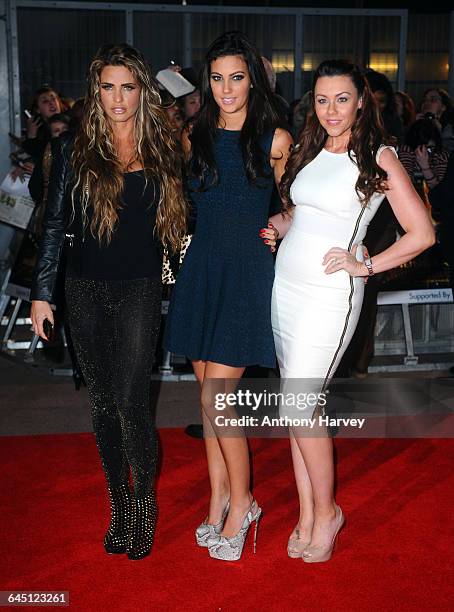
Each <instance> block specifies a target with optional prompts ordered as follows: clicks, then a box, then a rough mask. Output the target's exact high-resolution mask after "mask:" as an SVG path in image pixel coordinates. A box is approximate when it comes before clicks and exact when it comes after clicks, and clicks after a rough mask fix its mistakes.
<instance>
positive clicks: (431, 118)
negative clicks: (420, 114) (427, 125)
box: [424, 113, 435, 121]
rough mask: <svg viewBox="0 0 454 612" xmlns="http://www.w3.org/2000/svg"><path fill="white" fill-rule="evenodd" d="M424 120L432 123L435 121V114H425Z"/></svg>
mask: <svg viewBox="0 0 454 612" xmlns="http://www.w3.org/2000/svg"><path fill="white" fill-rule="evenodd" d="M424 119H430V120H431V121H433V120H434V119H435V115H434V114H433V113H425V114H424Z"/></svg>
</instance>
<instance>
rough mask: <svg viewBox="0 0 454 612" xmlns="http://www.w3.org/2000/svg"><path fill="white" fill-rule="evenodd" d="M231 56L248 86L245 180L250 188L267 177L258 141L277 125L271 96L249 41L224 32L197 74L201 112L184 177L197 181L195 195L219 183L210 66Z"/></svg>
mask: <svg viewBox="0 0 454 612" xmlns="http://www.w3.org/2000/svg"><path fill="white" fill-rule="evenodd" d="M231 55H239V56H240V57H242V58H243V59H244V61H245V62H246V65H247V69H248V72H249V78H250V80H251V85H252V87H251V89H250V90H249V98H248V103H247V114H246V119H245V122H244V124H243V126H242V129H241V135H240V146H241V149H242V153H243V160H244V166H245V170H246V176H247V178H248V180H249V182H250V183H252V184H253V183H256V182H257V180H258V179H260V178H265V177H268V174H269V168H268V172H267V168H266V166H265V159H266V158H265V155H264V151H263V148H262V146H261V144H260V140H261V137H262V136H263V135H264V134H265V133H267V132H269V131H271V130H273V129H275V128H276V127H278V126H279V125H280V119H279V114H278V111H277V109H276V105H275V102H274V98H273V92H272V91H271V86H270V83H269V81H268V77H267V75H266V71H265V67H264V65H263V62H262V58H261V56H260V54H259V52H258V51H257V49H256V48H255V47H254V45H253V44H252V43H251V41H250V40H249V39H248V38H247V37H246V36H245V35H244V34H243V33H241V32H237V31H231V32H226V33H225V34H222V35H221V36H219V37H218V38H217V39H216V40H215V41H214V42H213V43H212V44H211V45H210V47H209V49H208V51H207V53H206V55H205V58H204V61H203V66H202V69H201V73H200V96H201V108H200V111H199V114H198V116H197V119H196V120H195V122H194V126H193V129H192V133H191V135H190V136H189V138H190V141H191V155H190V159H189V172H188V176H189V177H192V178H197V179H198V181H199V188H198V190H199V191H203V190H205V189H208V188H209V187H211V186H213V185H215V184H216V183H217V182H218V179H219V174H218V169H217V167H216V161H215V158H214V141H215V138H216V129H217V128H218V126H219V115H220V109H219V106H218V105H217V104H216V101H215V99H214V97H213V93H212V91H211V85H210V80H211V79H210V77H211V63H212V62H213V61H215V60H216V59H218V58H220V57H227V56H231ZM208 177H209V180H208V181H207V178H208ZM207 183H208V184H207Z"/></svg>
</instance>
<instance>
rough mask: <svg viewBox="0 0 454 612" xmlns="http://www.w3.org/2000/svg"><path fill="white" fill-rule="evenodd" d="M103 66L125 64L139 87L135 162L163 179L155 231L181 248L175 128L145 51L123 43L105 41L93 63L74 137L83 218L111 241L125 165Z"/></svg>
mask: <svg viewBox="0 0 454 612" xmlns="http://www.w3.org/2000/svg"><path fill="white" fill-rule="evenodd" d="M105 66H125V67H126V68H128V69H129V70H130V71H131V72H132V74H133V75H134V76H135V78H136V79H137V82H138V84H139V86H140V101H139V107H138V109H137V112H136V115H135V120H134V143H135V161H139V162H140V164H141V165H142V167H143V168H144V171H145V177H146V179H147V180H149V179H154V180H156V181H157V183H158V184H159V195H160V199H159V204H158V209H157V215H156V228H155V229H156V233H157V235H158V237H159V239H160V240H161V242H162V243H163V244H164V245H165V246H168V247H169V248H170V249H171V250H176V249H177V248H178V247H179V244H180V239H181V238H182V236H183V234H184V231H185V227H186V216H187V204H186V201H185V199H184V196H183V190H182V169H183V164H184V162H183V156H182V153H181V149H180V147H179V145H178V143H177V142H176V140H175V138H174V135H173V133H172V128H171V125H170V123H169V121H168V119H167V115H166V112H165V109H164V108H163V106H162V104H161V98H160V94H159V90H158V87H157V83H156V82H155V81H154V79H153V77H152V76H151V73H150V68H149V66H148V64H147V62H146V60H145V58H144V57H143V55H142V54H141V53H140V52H139V51H138V50H137V49H135V48H134V47H131V46H130V45H127V44H125V43H122V44H118V45H105V46H103V47H101V49H100V50H99V51H98V53H97V54H96V56H95V58H94V60H93V61H92V63H91V66H90V70H89V76H88V92H87V96H86V97H85V105H84V111H83V118H82V121H81V123H80V129H79V131H78V134H77V136H76V139H75V143H74V152H73V156H72V165H73V167H74V173H75V185H74V188H73V191H72V193H73V213H74V195H75V193H76V192H77V193H80V194H81V205H82V219H83V223H84V227H85V226H86V225H87V224H88V215H87V210H88V207H92V208H93V215H92V220H91V224H90V230H91V232H92V233H93V235H95V234H96V235H97V237H98V239H99V240H100V241H102V240H105V241H107V242H109V241H110V239H111V237H112V233H113V231H114V229H115V225H116V223H117V221H118V210H119V208H120V206H121V195H122V191H123V189H124V176H123V171H124V169H123V166H122V164H121V162H120V160H119V158H118V156H117V152H116V150H115V146H114V135H113V132H112V128H111V127H110V123H109V121H108V120H107V117H106V115H105V113H104V110H103V108H102V105H101V99H100V77H101V72H102V70H103V68H104V67H105Z"/></svg>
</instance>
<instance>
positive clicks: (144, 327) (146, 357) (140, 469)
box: [65, 277, 162, 497]
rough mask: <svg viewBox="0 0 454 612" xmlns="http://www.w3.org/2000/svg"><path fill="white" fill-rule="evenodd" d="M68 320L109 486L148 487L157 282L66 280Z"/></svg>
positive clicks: (153, 438)
mask: <svg viewBox="0 0 454 612" xmlns="http://www.w3.org/2000/svg"><path fill="white" fill-rule="evenodd" d="M65 292H66V303H67V313H68V321H69V326H70V329H71V334H72V338H73V342H74V348H75V351H76V354H77V358H78V361H79V364H80V367H81V370H82V373H83V375H84V378H85V381H86V383H87V389H88V394H89V397H90V403H91V410H92V419H93V429H94V432H95V436H96V443H97V446H98V450H99V454H100V456H101V462H102V465H103V468H104V471H105V474H106V478H107V483H108V485H109V487H117V486H120V485H122V484H125V483H127V482H128V479H129V471H130V470H131V473H132V480H133V484H134V492H135V495H136V497H144V496H145V495H147V494H148V493H149V492H150V491H151V490H152V488H153V485H154V478H155V474H156V465H157V458H158V439H157V432H156V429H155V426H154V421H153V418H152V413H151V407H150V378H151V371H152V366H153V357H154V353H155V349H156V341H157V337H158V332H159V326H160V320H161V293H162V285H161V279H160V278H157V279H152V278H150V279H148V278H145V279H134V280H123V281H117V280H108V281H104V280H88V279H78V278H70V277H68V278H66V282H65Z"/></svg>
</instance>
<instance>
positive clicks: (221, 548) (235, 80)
mask: <svg viewBox="0 0 454 612" xmlns="http://www.w3.org/2000/svg"><path fill="white" fill-rule="evenodd" d="M201 77H202V78H201V95H202V108H201V111H200V115H199V118H198V119H197V120H196V122H195V123H194V126H193V130H192V133H191V134H190V135H186V136H185V137H184V138H183V144H184V146H185V149H186V153H187V158H188V189H189V193H190V196H191V199H192V203H193V205H194V208H195V209H196V214H197V223H196V231H195V234H194V237H193V239H192V242H191V245H190V247H189V249H188V252H187V254H186V257H185V260H184V263H183V266H182V268H181V271H180V273H179V276H178V279H177V282H176V285H175V288H174V290H173V295H172V300H171V304H170V309H169V315H168V321H167V329H166V336H165V346H166V348H168V349H169V350H170V351H172V352H174V353H178V354H182V355H186V356H187V357H188V358H189V359H191V361H192V364H193V367H194V372H195V375H196V377H197V380H198V382H199V383H200V386H201V403H202V414H203V426H204V438H205V445H206V452H207V459H208V472H209V478H210V484H211V500H210V507H209V511H208V516H207V518H206V519H205V521H204V522H203V523H202V524H201V525H200V526H199V527H198V528H197V530H196V540H197V543H198V544H199V545H200V546H205V547H208V549H209V553H210V555H211V556H212V557H214V558H218V559H225V560H234V559H239V558H240V556H241V553H242V549H243V544H244V540H245V537H246V534H247V531H248V528H249V526H250V524H251V523H252V522H253V521H256V528H257V521H258V519H259V517H260V514H261V510H260V508H259V507H258V505H257V503H256V501H255V500H254V499H253V497H252V494H251V492H250V473H249V472H250V469H249V455H248V447H247V441H246V439H245V437H244V435H242V432H240V431H239V430H233V431H232V430H230V432H229V433H227V431H223V429H222V427H219V428H218V427H217V426H216V424H215V421H214V417H215V416H216V414H215V413H217V414H218V415H219V414H221V413H219V412H217V411H216V410H215V409H214V406H213V399H214V398H213V380H216V381H218V387H219V390H222V391H227V392H228V391H233V390H234V388H235V386H236V382H237V381H238V379H240V378H241V376H242V375H243V372H244V369H245V367H246V366H249V365H261V366H264V367H274V366H275V351H274V342H273V335H272V329H271V310H270V304H271V291H272V285H273V279H274V262H273V257H272V254H271V249H270V247H269V246H267V245H266V244H264V242H266V237H267V236H268V232H270V230H268V228H267V223H268V211H269V205H270V198H271V192H272V189H273V183H274V182H276V183H279V181H280V178H281V176H282V174H283V171H284V167H285V163H286V160H287V157H288V153H289V148H290V145H291V137H290V135H289V134H288V132H286V131H285V130H283V129H281V128H279V127H278V125H279V118H278V113H277V111H276V108H275V104H274V100H273V94H272V92H271V89H270V86H269V82H268V80H267V76H266V73H265V69H264V67H263V64H262V60H261V57H260V55H259V54H258V52H257V50H256V49H255V48H254V47H253V46H252V44H251V43H250V42H249V40H248V39H247V38H246V37H245V36H244V35H243V34H241V33H239V32H229V33H226V34H224V35H222V36H221V37H219V38H218V39H217V40H216V41H215V42H214V43H213V44H212V45H211V47H210V48H209V50H208V52H207V55H206V57H205V61H204V66H203V68H202V73H201ZM273 235H274V234H273ZM270 236H271V232H270ZM229 381H230V383H229ZM224 414H225V411H224ZM226 416H227V415H226Z"/></svg>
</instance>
